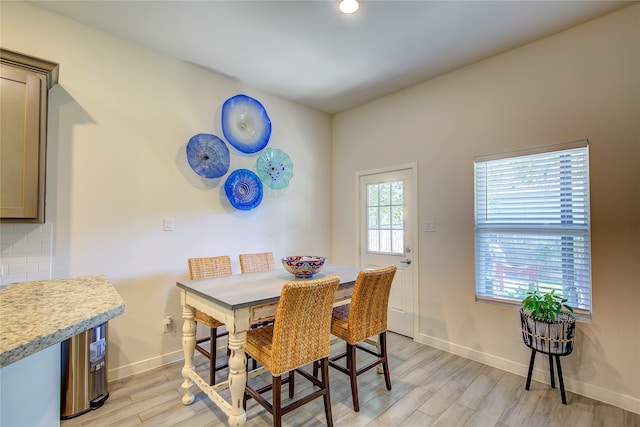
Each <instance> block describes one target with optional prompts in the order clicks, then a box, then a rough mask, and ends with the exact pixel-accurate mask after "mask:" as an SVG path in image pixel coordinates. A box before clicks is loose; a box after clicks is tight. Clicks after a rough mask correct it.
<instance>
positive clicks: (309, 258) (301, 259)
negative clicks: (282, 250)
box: [282, 255, 327, 279]
mask: <svg viewBox="0 0 640 427" xmlns="http://www.w3.org/2000/svg"><path fill="white" fill-rule="evenodd" d="M326 260H327V258H326V257H323V256H313V255H295V256H288V257H284V258H282V265H283V266H284V268H285V269H286V270H287V271H288V272H289V273H291V274H293V275H294V276H296V277H299V278H302V279H309V278H311V277H313V275H314V274H316V273H317V272H318V271H320V269H321V268H322V266H323V265H324V263H325V261H326Z"/></svg>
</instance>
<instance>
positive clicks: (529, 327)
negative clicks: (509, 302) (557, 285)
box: [520, 289, 576, 356]
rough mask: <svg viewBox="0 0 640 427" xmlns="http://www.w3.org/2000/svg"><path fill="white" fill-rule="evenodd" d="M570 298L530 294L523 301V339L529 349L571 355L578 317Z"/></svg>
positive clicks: (552, 294) (551, 294)
mask: <svg viewBox="0 0 640 427" xmlns="http://www.w3.org/2000/svg"><path fill="white" fill-rule="evenodd" d="M566 303H567V299H566V298H563V297H561V296H560V295H556V293H555V290H552V291H551V292H549V293H542V292H540V291H539V290H537V289H534V290H532V291H529V292H528V293H527V296H526V297H525V298H524V299H523V300H522V307H521V308H520V319H521V321H522V338H523V340H524V343H525V344H526V345H527V347H529V348H531V349H532V350H536V351H540V352H542V353H546V354H557V355H561V356H564V355H567V354H569V353H571V351H572V349H573V337H574V334H575V322H576V318H575V316H574V315H573V308H572V307H570V306H569V305H567V304H566Z"/></svg>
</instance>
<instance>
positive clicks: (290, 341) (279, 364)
mask: <svg viewBox="0 0 640 427" xmlns="http://www.w3.org/2000/svg"><path fill="white" fill-rule="evenodd" d="M339 283H340V279H339V278H338V277H337V276H329V277H325V278H322V279H316V280H305V281H299V282H288V283H285V284H284V286H283V288H282V294H281V296H280V301H279V302H278V310H277V311H276V320H275V323H274V325H273V339H272V351H271V366H270V367H269V370H270V371H271V373H272V374H273V375H274V376H277V375H281V374H283V373H285V372H288V371H291V370H293V369H296V368H299V367H300V366H304V365H306V364H309V363H311V362H313V361H315V360H318V359H322V358H323V357H327V356H328V355H329V347H330V344H329V337H330V332H331V311H332V307H333V301H334V299H335V294H336V289H337V288H338V284H339Z"/></svg>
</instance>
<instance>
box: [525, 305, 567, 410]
mask: <svg viewBox="0 0 640 427" xmlns="http://www.w3.org/2000/svg"><path fill="white" fill-rule="evenodd" d="M520 320H521V321H522V338H523V340H524V343H525V345H526V346H527V347H529V348H530V349H531V359H530V360H529V372H528V374H527V384H526V386H525V389H526V390H529V387H530V386H531V375H532V374H533V365H534V362H535V359H536V353H537V352H540V353H543V354H547V355H549V374H550V376H551V388H556V382H555V375H554V372H553V359H554V356H555V360H556V366H557V368H558V382H559V383H560V395H561V397H562V403H563V404H566V403H567V396H566V394H565V391H564V380H563V378H562V365H561V364H560V356H567V355H569V354H571V352H572V351H573V340H574V336H575V327H576V319H575V317H574V316H573V315H572V314H571V313H565V314H564V315H563V316H562V317H561V318H559V319H557V320H556V322H554V323H547V322H543V321H540V320H537V319H534V318H533V317H531V315H529V314H528V313H525V312H523V311H522V309H521V310H520Z"/></svg>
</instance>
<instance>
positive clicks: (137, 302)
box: [0, 2, 331, 379]
mask: <svg viewBox="0 0 640 427" xmlns="http://www.w3.org/2000/svg"><path fill="white" fill-rule="evenodd" d="M0 19H1V21H0V29H1V30H0V31H1V33H0V36H1V41H2V47H3V48H7V49H11V50H16V51H19V52H22V53H25V54H30V55H33V56H37V57H41V58H44V59H48V60H52V61H55V62H59V63H60V82H59V84H58V85H57V86H55V87H54V88H53V89H52V90H51V91H50V95H51V102H50V110H49V137H48V142H49V146H48V161H47V166H48V186H47V223H48V224H51V226H52V228H53V255H52V275H53V278H59V277H69V276H82V275H92V274H106V275H107V277H108V278H109V279H110V280H111V282H112V283H113V284H114V286H115V287H116V289H117V290H118V292H119V293H120V294H121V295H122V297H123V298H124V300H125V303H126V311H125V314H124V315H122V316H121V317H118V318H116V319H114V320H113V321H111V322H110V334H109V339H110V340H109V368H110V379H115V378H118V377H121V376H123V375H127V374H130V373H132V372H137V371H141V370H145V369H148V368H151V367H154V366H158V365H160V364H163V363H166V362H168V361H171V360H176V359H180V358H182V352H181V333H180V331H181V322H179V323H178V324H177V326H176V328H175V331H174V332H173V333H169V334H163V333H162V330H163V326H162V320H163V318H164V317H165V316H167V315H170V316H172V317H173V318H174V319H175V320H177V321H179V320H180V319H181V316H182V310H181V306H180V301H179V294H178V289H177V287H176V285H175V283H176V280H179V279H184V278H187V277H188V269H187V258H189V257H195V256H208V255H221V254H228V255H230V256H231V257H232V260H233V262H234V265H233V267H234V270H235V271H236V272H238V273H239V271H240V269H239V265H238V258H237V257H238V254H239V253H243V252H262V251H273V252H274V254H275V256H276V257H283V256H286V255H292V254H299V253H312V254H325V255H330V253H329V251H330V210H329V203H328V202H329V200H330V183H331V177H330V176H329V173H328V172H329V170H328V168H327V165H328V164H329V163H330V154H331V153H330V150H331V145H330V138H331V128H330V126H331V121H330V117H329V116H328V115H325V114H322V113H319V112H317V111H315V110H312V109H308V108H305V107H301V106H300V105H297V104H294V103H292V102H289V101H286V100H283V99H281V98H278V97H275V96H273V95H270V94H268V93H264V92H260V91H258V90H255V89H253V88H251V87H246V86H245V85H243V84H242V83H241V82H238V81H235V80H233V79H231V78H228V77H223V76H221V75H218V74H215V73H212V72H209V71H206V70H204V69H202V68H199V67H196V66H193V65H191V64H187V63H184V62H179V61H176V60H173V59H169V58H167V57H165V56H162V55H159V54H157V53H155V52H153V51H150V50H147V49H144V48H141V47H140V46H137V45H134V44H131V43H128V42H125V41H123V40H121V39H118V38H115V37H113V36H110V35H108V34H105V33H103V32H100V31H97V30H94V29H91V28H89V27H86V26H83V25H79V24H77V23H75V22H73V21H70V20H68V19H65V18H62V17H60V16H57V15H54V14H50V13H48V12H45V11H43V10H41V9H39V8H35V7H33V6H30V5H28V4H26V3H19V2H18V3H16V2H2V14H1V15H0ZM238 93H246V94H247V95H250V96H253V97H255V98H257V99H259V100H260V101H261V102H262V103H263V105H264V106H265V108H266V110H267V112H268V113H269V115H270V118H271V121H272V124H273V133H272V137H271V141H270V142H269V146H270V147H273V148H280V149H283V150H284V151H285V152H287V153H288V154H289V155H290V157H291V159H292V161H293V164H294V169H293V171H294V177H293V179H292V181H291V183H290V185H289V186H288V187H287V188H285V189H284V190H283V191H273V190H272V191H269V190H267V189H265V196H264V200H263V202H262V204H261V205H260V206H259V207H258V208H257V209H255V210H252V211H249V212H240V211H236V210H234V209H233V208H231V207H230V205H229V204H228V202H227V201H226V197H225V196H224V180H223V179H216V180H205V179H201V178H200V177H198V176H197V175H195V174H194V173H193V172H192V171H191V169H190V168H189V166H188V164H187V163H186V158H185V152H184V150H185V144H186V142H187V141H188V140H189V138H190V137H191V136H193V135H194V134H197V133H202V132H205V133H214V134H217V135H219V136H222V133H221V132H220V131H219V127H217V124H216V118H217V117H218V116H219V110H220V107H221V105H222V103H223V102H224V101H225V100H226V99H227V98H228V97H230V96H233V95H235V94H238ZM256 158H257V156H243V155H240V154H238V153H236V152H234V150H232V153H231V170H233V169H236V168H240V167H246V168H249V169H252V168H253V167H254V165H255V161H256ZM164 217H173V218H174V219H175V231H173V232H165V231H163V230H162V225H163V218H164Z"/></svg>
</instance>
